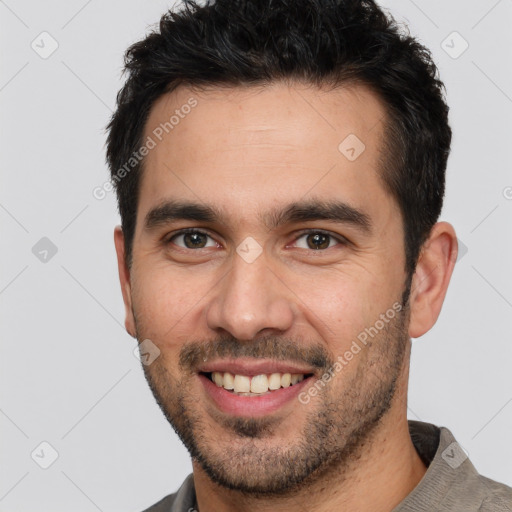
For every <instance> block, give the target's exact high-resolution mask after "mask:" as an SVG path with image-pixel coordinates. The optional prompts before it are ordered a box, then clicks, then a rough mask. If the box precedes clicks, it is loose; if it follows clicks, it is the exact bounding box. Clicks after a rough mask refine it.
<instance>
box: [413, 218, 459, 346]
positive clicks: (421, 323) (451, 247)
mask: <svg viewBox="0 0 512 512" xmlns="http://www.w3.org/2000/svg"><path fill="white" fill-rule="evenodd" d="M456 260H457V237H456V235H455V230H454V229H453V226H452V225H451V224H448V223H447V222H438V223H437V224H435V225H434V227H433V228H432V230H431V232H430V236H429V238H428V240H427V241H426V242H425V244H424V245H423V248H422V250H421V253H420V256H419V258H418V263H417V265H416V271H415V273H414V276H413V279H412V284H411V295H410V307H411V316H410V324H409V336H410V337H411V338H419V337H420V336H422V335H423V334H425V333H426V332H428V331H429V330H430V329H431V328H432V327H433V326H434V324H435V323H436V321H437V319H438V317H439V313H440V312H441V307H442V305H443V301H444V298H445V296H446V291H447V289H448V285H449V283H450V278H451V276H452V272H453V269H454V267H455V262H456Z"/></svg>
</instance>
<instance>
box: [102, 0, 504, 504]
mask: <svg viewBox="0 0 512 512" xmlns="http://www.w3.org/2000/svg"><path fill="white" fill-rule="evenodd" d="M126 69H127V71H128V74H129V76H128V80H127V82H126V84H125V86H124V87H123V89H122V90H121V92H120V94H119V96H118V108H117V111H116V112H115V113H114V115H113V117H112V120H111V122H110V124H109V127H108V129H109V135H108V148H107V158H108V163H109V166H110V169H111V173H112V181H113V183H114V184H115V186H116V191H117V194H118V202H119V210H120V214H121V220H122V228H121V227H117V228H116V230H115V246H116V251H117V257H118V265H119V276H120V281H121V287H122V292H123V298H124V303H125V306H126V329H127V331H128V332H129V333H130V334H131V335H132V336H133V337H136V338H137V339H138V341H139V342H140V347H141V353H142V352H144V354H145V356H144V357H145V359H144V365H143V368H144V371H145V374H146V378H147V380H148V383H149V385H150V387H151V389H152V392H153V394H154V396H155V398H156V400H157V402H158V404H159V405H160V407H161V409H162V411H163V412H164V414H165V416H166V417H167V419H168V420H169V422H170V423H171V425H172V426H173V428H174V429H175V431H176V432H177V434H178V435H179V436H180V438H181V439H182V441H183V443H184V444H185V446H186V447H187V449H188V450H189V452H190V455H191V457H192V463H193V475H189V477H188V478H187V479H186V480H185V482H184V484H183V485H182V487H181V488H180V490H179V491H178V492H177V493H175V494H172V495H170V496H168V497H166V498H164V499H163V500H161V501H160V502H159V503H157V504H156V505H154V506H153V507H151V508H150V509H148V510H150V511H173V512H178V511H189V510H199V511H200V512H221V511H222V512H231V511H249V510H250V511H252V512H257V511H263V510H265V511H266V510H272V511H281V510H283V511H284V510H307V511H318V512H323V511H332V510H351V511H376V510H378V511H384V512H385V511H392V510H393V511H405V510H414V511H420V510H424V511H427V510H428V511H433V510H436V511H448V510H450V511H477V510H479V511H496V510H511V504H512V489H511V488H509V487H507V486H505V485H503V484H500V483H497V482H494V481H491V480H489V479H487V478H485V477H483V476H480V475H479V474H478V473H477V471H476V470H475V468H474V467H473V465H472V464H471V462H470V461H469V459H468V458H467V456H466V454H465V452H464V451H463V449H462V448H461V447H460V445H458V443H457V442H456V441H455V439H454V438H453V436H452V434H451V433H450V431H449V430H447V429H446V428H439V427H436V426H434V425H429V424H425V423H419V422H408V421H407V416H406V412H407V407H406V403H407V382H408V368H409V359H410V351H411V338H412V337H419V336H421V335H423V334H424V333H426V332H427V331H428V330H429V329H431V328H432V326H433V325H434V324H435V322H436V320H437V318H438V315H439V313H440V310H441V307H442V303H443V300H444V297H445V294H446V290H447V287H448V284H449V281H450V277H451V274H452V271H453V268H454V265H455V261H456V256H457V241H456V236H455V232H454V229H453V228H452V226H451V225H450V224H448V223H446V222H437V219H438V217H439V214H440V212H441V208H442V201H443V195H444V183H445V178H444V175H445V169H446V163H447V158H448V154H449V150H450V142H451V130H450V127H449V125H448V120H447V117H448V107H447V106H446V104H445V102H444V99H443V94H442V87H443V85H442V83H441V82H440V81H439V78H438V76H437V69H436V67H435V65H434V64H433V62H432V60H431V56H430V54H429V52H428V51H427V50H426V49H425V48H423V47H422V46H421V45H420V44H419V43H418V42H416V41H415V40H414V39H412V38H411V37H409V36H407V35H403V34H401V33H400V32H399V30H398V28H397V27H396V25H395V23H394V21H393V20H392V19H391V18H390V17H387V16H385V15H384V14H383V13H382V11H381V10H380V9H379V8H378V7H377V6H376V5H375V3H374V2H373V1H370V0H364V1H353V0H349V1H341V0H338V1H336V0H322V1H320V0H294V1H293V2H287V1H284V0H272V1H271V0H266V1H263V0H261V1H243V0H218V1H217V2H215V3H209V4H206V5H205V6H199V5H196V4H194V3H192V2H186V3H185V8H184V9H183V10H182V11H180V12H174V13H172V12H169V13H168V14H166V15H165V16H164V17H163V18H162V20H161V22H160V30H159V32H155V33H152V34H150V35H149V36H148V37H146V38H145V39H144V40H143V41H140V42H139V43H136V44H135V45H133V46H132V47H131V48H130V49H129V50H128V52H127V55H126Z"/></svg>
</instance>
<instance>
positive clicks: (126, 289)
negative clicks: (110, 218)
mask: <svg viewBox="0 0 512 512" xmlns="http://www.w3.org/2000/svg"><path fill="white" fill-rule="evenodd" d="M114 245H115V248H116V254H117V268H118V273H119V282H120V284H121V292H122V294H123V301H124V306H125V321H124V325H125V328H126V331H127V332H128V334H129V335H130V336H132V337H133V338H135V337H136V330H135V319H134V317H133V309H132V293H131V282H130V270H129V268H128V266H127V264H126V259H125V248H124V234H123V230H122V228H121V226H116V227H115V229H114Z"/></svg>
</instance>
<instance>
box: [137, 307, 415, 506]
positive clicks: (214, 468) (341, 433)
mask: <svg viewBox="0 0 512 512" xmlns="http://www.w3.org/2000/svg"><path fill="white" fill-rule="evenodd" d="M407 298H408V297H406V300H405V301H404V302H402V304H404V303H405V307H404V308H403V309H402V311H401V312H400V313H399V314H398V315H397V316H396V317H395V318H394V319H393V320H390V322H389V323H388V324H386V326H385V328H384V329H383V330H381V331H380V332H379V334H378V335H376V336H375V337H374V338H373V339H372V340H371V342H369V343H368V344H367V345H366V346H364V347H362V350H361V352H362V353H363V352H365V351H366V354H365V355H364V356H363V357H365V364H360V365H359V366H358V368H357V370H356V371H353V372H347V370H346V369H343V370H341V372H339V374H336V375H335V376H334V377H333V379H332V380H331V382H330V385H328V386H326V387H325V388H323V391H322V392H321V393H319V396H318V397H317V398H318V400H316V401H315V402H313V401H311V402H310V403H309V404H301V403H300V402H299V401H297V405H296V407H297V408H299V407H301V408H309V409H310V410H309V411H308V412H307V414H306V419H305V421H304V425H303V427H302V429H301V431H300V432H299V433H298V434H296V435H295V436H294V438H293V439H292V438H290V439H289V443H288V444H287V445H286V446H284V443H279V444H276V443H270V442H269V441H270V440H272V438H273V436H274V435H275V434H276V433H277V434H278V435H279V436H280V438H283V432H282V427H281V426H280V421H279V420H278V419H276V418H275V417H273V418H240V417H238V418H237V417H226V416H225V415H221V414H219V415H218V416H216V417H215V418H214V419H213V420H214V421H215V422H216V424H217V425H216V427H217V428H219V427H222V429H223V431H224V432H227V433H231V434H232V435H231V436H229V441H227V442H225V443H223V442H219V439H215V438H214V436H213V435H212V432H211V428H209V426H208V425H209V422H212V421H213V420H212V418H211V417H209V416H207V414H206V413H205V411H204V409H202V408H201V406H200V405H198V404H200V403H201V400H200V397H198V396H193V395H192V394H191V393H189V392H188V389H189V386H188V382H189V381H190V375H187V374H182V376H181V378H176V377H175V376H173V375H171V373H170V372H169V371H168V370H167V367H166V365H165V359H164V357H159V358H158V359H157V360H155V361H154V362H153V363H152V364H151V365H150V366H143V368H144V373H145V376H146V379H147V381H148V384H149V386H150V388H151V391H152V392H153V395H154V397H155V399H156V401H157V403H158V405H159V406H160V408H161V410H162V412H163V413H164V415H165V417H166V418H167V420H168V421H169V423H170V424H171V426H172V427H173V429H174V430H175V432H176V433H177V435H178V436H179V437H180V439H181V440H182V442H183V444H184V445H185V447H186V448H187V450H188V451H189V453H190V455H191V457H192V458H193V459H194V460H195V461H197V463H198V464H199V465H200V466H201V468H202V469H203V470H204V472H205V473H206V474H207V475H208V476H209V478H210V479H211V480H212V481H213V482H215V483H217V484H219V485H221V486H223V487H225V488H228V489H233V490H237V491H239V492H242V493H246V494H250V495H252V496H255V497H257V496H261V497H264V496H267V497H269V496H275V497H284V496H286V495H287V494H293V491H294V490H295V489H296V488H297V487H298V486H301V487H303V486H305V485H312V484H313V483H314V482H316V481H318V480H319V479H322V478H324V477H325V475H326V474H327V473H328V472H330V471H333V470H335V471H336V472H337V473H336V474H337V477H338V479H342V478H343V474H344V473H345V472H346V471H347V470H348V469H349V468H350V466H351V465H352V464H354V463H357V460H358V459H359V458H360V457H361V454H362V453H363V452H364V449H365V447H366V446H368V444H369V443H370V442H371V437H372V433H373V432H374V431H375V429H376V427H377V426H378V425H379V423H380V421H381V419H382V418H383V417H384V416H385V414H386V413H387V412H388V411H389V409H390V408H391V405H392V402H393V398H394V397H395V392H396V390H397V383H398V379H399V376H400V374H401V372H402V369H403V365H404V364H405V363H406V361H405V356H406V352H407V344H408V343H409V341H410V340H409V336H408V328H407V326H408V319H409V314H408V312H409V311H408V301H407ZM135 318H136V317H135ZM138 327H141V326H140V325H138ZM143 332H144V330H143V329H141V330H139V329H137V333H138V334H139V333H140V334H142V333H143ZM138 334H137V338H138V339H139V340H141V339H144V338H143V337H142V336H141V337H139V336H138ZM274 340H275V338H274ZM274 340H271V339H265V340H263V344H260V345H258V347H259V348H258V353H254V354H253V355H254V356H255V357H257V356H258V354H259V353H265V354H266V355H267V356H268V357H271V356H272V355H275V354H273V353H272V352H271V351H272V350H273V349H275V347H278V346H279V340H277V341H274ZM233 341H235V342H236V340H233ZM230 343H231V342H230ZM220 346H223V345H222V340H221V345H218V347H220ZM228 346H229V347H234V345H233V344H232V343H231V344H226V345H225V347H228ZM244 347H247V345H244ZM322 350H323V349H322ZM250 351H251V350H250V348H249V349H245V353H248V352H250ZM245 353H244V355H245ZM237 355H238V356H239V355H241V354H240V353H236V354H233V356H237ZM358 357H360V355H356V356H355V357H354V359H357V358H358ZM333 364H334V361H333V360H331V359H329V361H328V362H327V361H326V366H327V365H330V367H331V368H332V366H333ZM350 364H352V363H349V365H350ZM355 364H358V363H357V362H355ZM326 369H327V368H326ZM336 384H337V385H336Z"/></svg>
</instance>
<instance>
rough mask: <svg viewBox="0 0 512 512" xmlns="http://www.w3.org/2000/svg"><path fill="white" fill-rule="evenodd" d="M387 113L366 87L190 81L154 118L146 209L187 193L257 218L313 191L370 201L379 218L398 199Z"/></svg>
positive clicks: (160, 104)
mask: <svg viewBox="0 0 512 512" xmlns="http://www.w3.org/2000/svg"><path fill="white" fill-rule="evenodd" d="M384 116H385V110H384V107H383V105H382V103H381V102H380V101H379V100H378V98H377V97H376V96H375V95H374V94H373V93H372V92H371V91H370V90H368V89H367V88H365V87H363V86H360V85H356V86H351V87H340V88H337V89H335V90H325V89H319V88H316V87H314V86H304V85H299V84H295V85H289V84H284V83H275V84H272V85H270V86H266V87H245V88H242V87H232V88H214V87H212V88H209V89H206V90H201V91H199V90H195V89H192V88H187V87H180V88H178V89H176V90H175V91H173V92H172V93H168V94H166V95H164V96H162V97H161V98H159V99H158V101H157V102H156V103H155V105H154V106H153V108H152V110H151V113H150V115H149V117H148V120H147V123H146V126H145V131H144V140H147V139H148V137H149V138H151V139H152V140H153V141H154V143H155V145H154V148H153V149H151V150H150V151H149V153H148V154H147V156H146V158H145V161H144V170H143V175H142V179H141V184H140V187H141V190H140V196H139V198H140V199H139V208H138V211H139V213H140V214H142V215H144V213H145V212H147V211H148V210H149V209H150V208H152V207H154V205H155V204H158V203H160V202H163V201H165V200H167V199H169V198H186V199H189V200H194V201H196V202H204V203H208V204H215V205H216V206H218V207H219V208H220V209H225V210H226V212H227V213H229V210H230V209H232V212H235V211H237V212H241V211H244V212H247V215H248V217H251V218H252V219H256V218H257V216H256V215H254V213H255V212H256V210H258V211H260V210H261V208H264V205H265V204H276V203H281V202H282V203H283V204H288V203H289V202H290V200H295V201H298V200H299V199H302V198H305V197H307V195H308V194H309V195H311V196H315V197H325V198H326V199H328V198H335V197H337V198H341V199H344V200H346V202H347V203H348V204H352V205H353V206H354V207H358V206H362V204H361V203H367V204H366V206H367V207H368V208H369V209H370V210H372V209H373V210H374V213H375V214H378V208H379V207H380V206H382V204H383V203H385V202H386V201H387V202H388V203H389V201H390V198H389V197H387V196H388V195H387V193H386V192H385V191H384V188H383V185H382V183H381V180H380V178H379V174H378V172H379V167H380V164H379V158H380V149H381V147H382V135H383V130H382V128H383V121H384ZM251 213H252V215H250V214H251ZM138 217H139V218H140V215H138ZM259 218H261V216H260V217H259Z"/></svg>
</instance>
